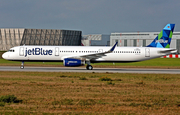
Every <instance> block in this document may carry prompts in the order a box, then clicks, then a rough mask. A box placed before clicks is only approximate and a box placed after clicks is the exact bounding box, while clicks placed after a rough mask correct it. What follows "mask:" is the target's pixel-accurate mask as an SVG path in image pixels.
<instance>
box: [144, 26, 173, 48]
mask: <svg viewBox="0 0 180 115" xmlns="http://www.w3.org/2000/svg"><path fill="white" fill-rule="evenodd" d="M174 27H175V24H167V25H166V26H165V27H164V28H163V30H162V31H161V32H160V33H159V35H158V36H157V37H156V38H155V39H154V40H153V42H152V43H151V44H149V45H148V46H146V47H157V48H170V43H171V39H172V35H173V31H174Z"/></svg>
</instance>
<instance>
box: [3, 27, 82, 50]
mask: <svg viewBox="0 0 180 115" xmlns="http://www.w3.org/2000/svg"><path fill="white" fill-rule="evenodd" d="M81 34H82V31H75V30H55V29H24V28H1V29H0V51H7V50H9V49H10V48H11V47H14V46H19V45H58V46H67V45H68V46H79V45H81V36H82V35H81Z"/></svg>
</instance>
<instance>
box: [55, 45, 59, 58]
mask: <svg viewBox="0 0 180 115" xmlns="http://www.w3.org/2000/svg"><path fill="white" fill-rule="evenodd" d="M55 56H59V47H56V48H55Z"/></svg>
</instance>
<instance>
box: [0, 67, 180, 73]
mask: <svg viewBox="0 0 180 115" xmlns="http://www.w3.org/2000/svg"><path fill="white" fill-rule="evenodd" d="M0 71H32V72H89V73H92V72H95V73H106V72H109V73H156V74H180V69H149V68H94V69H93V70H86V68H85V67H28V66H25V68H24V69H20V67H19V66H0Z"/></svg>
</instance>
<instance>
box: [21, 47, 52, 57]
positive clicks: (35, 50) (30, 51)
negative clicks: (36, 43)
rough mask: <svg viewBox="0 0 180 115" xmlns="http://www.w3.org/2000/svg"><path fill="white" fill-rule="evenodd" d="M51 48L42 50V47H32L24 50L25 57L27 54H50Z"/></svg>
mask: <svg viewBox="0 0 180 115" xmlns="http://www.w3.org/2000/svg"><path fill="white" fill-rule="evenodd" d="M52 52H53V51H52V50H44V49H43V48H32V49H27V48H26V50H25V57H26V56H27V55H52Z"/></svg>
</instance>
